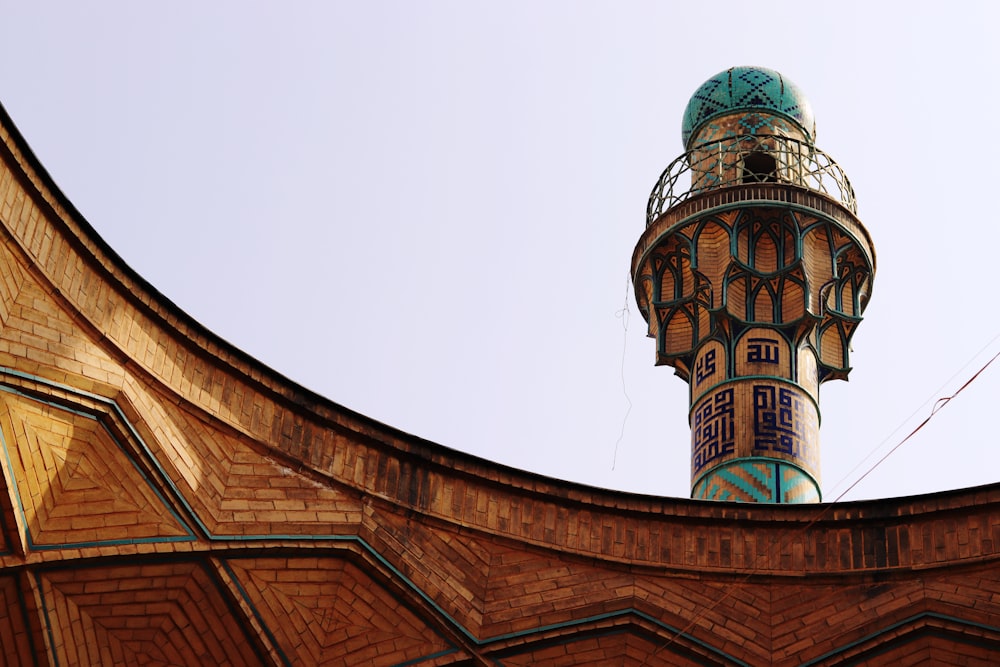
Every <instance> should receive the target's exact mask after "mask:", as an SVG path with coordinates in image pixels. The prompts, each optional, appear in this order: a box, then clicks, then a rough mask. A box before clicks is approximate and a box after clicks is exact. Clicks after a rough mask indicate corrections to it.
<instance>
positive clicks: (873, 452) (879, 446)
mask: <svg viewBox="0 0 1000 667" xmlns="http://www.w3.org/2000/svg"><path fill="white" fill-rule="evenodd" d="M998 339H1000V333H997V335H996V336H994V337H993V338H992V339H990V341H989V342H987V343H986V344H985V345H983V346H982V347H981V348H980V349H979V351H978V352H976V353H975V354H974V355H972V356H971V357H970V358H969V360H968V361H966V362H965V364H964V365H963V366H962V367H961V368H959V369H958V370H957V371H955V372H954V373H953V374H952V376H951V377H950V378H948V379H947V380H945V381H944V382H942V383H941V386H940V387H938V388H937V389H935V390H934V391H932V392H931V395H930V396H928V397H927V399H926V400H924V402H923V403H921V404H920V405H918V406H917V408H916V409H915V410H914V411H913V412H912V413H910V416H908V417H907V418H906V419H904V420H903V421H902V422H900V424H899V426H897V427H896V428H894V429H893V430H892V431H891V432H890V433H889V435H887V436H885V438H883V439H882V441H881V442H879V443H878V444H877V445H875V446H874V447H873V448H872V449H871V451H869V452H868V454H867V455H865V457H864V458H863V459H861V460H860V461H858V463H857V464H856V465H855V466H854V467H853V468H851V469H850V470H849V471H847V473H846V474H845V475H844V476H843V477H841V478H840V479H838V480H837V482H836V483H835V484H834V485H833V486H831V487H830V491H831V492H833V491H834V490H836V489H837V488H839V487H840V485H841V484H843V483H844V482H845V481H847V479H848V478H850V477H851V475H853V474H854V473H855V472H857V471H858V469H859V468H861V466H863V465H864V464H865V463H867V462H868V461H869V460H870V459H871V458H872V457H873V456H875V455H876V454H877V453H878V451H879V450H880V449H882V448H883V447H884V446H885V444H886V443H887V442H889V440H891V439H892V437H893V436H894V435H896V434H897V433H899V432H900V431H902V430H903V427H904V426H906V425H907V424H908V423H909V422H910V420H912V419H913V418H914V417H916V416H917V414H918V413H919V412H920V411H921V410H923V409H924V407H925V406H926V405H927V404H928V403H930V402H931V401H933V400H934V397H935V396H937V395H939V394H940V393H941V391H942V390H943V389H944V388H945V387H947V386H948V385H949V384H951V383H952V381H953V380H954V379H955V378H957V377H958V376H959V374H961V373H962V372H963V371H964V370H965V369H966V368H968V367H969V366H971V365H972V362H973V361H975V360H976V359H977V358H978V357H979V355H981V354H982V353H983V352H985V351H986V349H987V348H989V347H991V346H992V345H993V344H994V343H995V342H996V341H997V340H998Z"/></svg>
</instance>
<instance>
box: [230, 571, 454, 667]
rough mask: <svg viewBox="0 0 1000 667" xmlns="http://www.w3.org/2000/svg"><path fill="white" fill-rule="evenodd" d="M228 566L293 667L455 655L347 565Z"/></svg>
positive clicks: (387, 596) (425, 627)
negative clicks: (446, 654)
mask: <svg viewBox="0 0 1000 667" xmlns="http://www.w3.org/2000/svg"><path fill="white" fill-rule="evenodd" d="M226 565H227V567H228V568H229V569H230V570H231V571H232V573H233V577H234V578H235V580H236V581H237V582H238V583H239V586H240V588H241V589H242V591H245V594H246V597H247V600H248V602H249V603H250V604H252V605H253V607H254V609H255V610H256V612H257V614H259V618H260V620H261V622H262V623H263V624H264V625H265V626H266V627H267V628H268V629H269V630H270V632H271V633H272V635H273V637H274V640H275V643H276V644H277V647H278V648H279V650H280V652H281V654H282V655H284V656H285V659H286V660H287V661H288V662H289V663H291V664H294V665H331V666H332V665H371V664H375V662H381V663H382V664H400V663H408V662H410V661H414V662H416V661H417V660H418V659H420V658H426V657H428V656H435V655H437V654H441V653H446V652H453V650H454V649H453V647H452V646H451V645H450V644H449V643H448V642H446V641H444V640H443V639H442V638H441V637H439V636H437V634H436V633H435V632H434V631H433V630H432V629H430V628H428V627H427V625H426V623H425V622H424V621H422V620H421V619H420V618H418V617H417V616H416V615H415V614H414V613H413V612H412V611H410V610H409V609H407V608H406V607H405V606H403V605H401V604H400V602H399V601H398V600H397V599H396V598H394V597H393V596H392V595H391V594H390V593H389V592H388V591H386V590H385V589H383V588H382V587H381V586H379V585H378V584H376V583H375V582H374V581H372V579H371V578H369V577H368V576H367V575H365V574H364V573H363V572H361V571H360V570H359V569H358V568H357V567H355V566H354V565H352V564H351V563H349V562H346V561H344V560H341V559H332V558H319V559H317V558H304V559H296V558H260V559H245V560H244V559H234V560H230V561H227V563H226Z"/></svg>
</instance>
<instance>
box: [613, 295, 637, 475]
mask: <svg viewBox="0 0 1000 667" xmlns="http://www.w3.org/2000/svg"><path fill="white" fill-rule="evenodd" d="M631 284H632V278H631V276H626V277H625V303H624V305H623V306H622V307H621V309H620V310H618V311H615V317H616V318H618V319H620V320H621V321H622V328H623V329H624V333H623V334H622V336H623V339H622V363H621V378H622V394H624V396H625V402H626V403H627V404H628V407H627V408H626V409H625V416H624V417H622V428H621V432H619V433H618V439H617V440H615V451H614V454H613V455H612V457H611V469H612V470H614V469H615V466H616V465H617V464H618V445H620V444H621V442H622V440H623V439H624V438H625V424H626V423H627V422H628V416H629V415H630V414H631V413H632V399H631V398H629V395H628V389H627V387H626V386H625V352H626V351H627V350H628V318H629V308H628V288H629V286H630V285H631Z"/></svg>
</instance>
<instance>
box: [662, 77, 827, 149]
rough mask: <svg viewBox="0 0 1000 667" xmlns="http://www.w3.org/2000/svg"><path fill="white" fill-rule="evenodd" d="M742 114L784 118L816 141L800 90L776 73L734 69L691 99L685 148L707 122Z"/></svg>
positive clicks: (686, 113) (683, 127) (683, 128)
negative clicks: (756, 112)
mask: <svg viewBox="0 0 1000 667" xmlns="http://www.w3.org/2000/svg"><path fill="white" fill-rule="evenodd" d="M741 110H745V111H766V112H769V113H773V114H777V115H780V116H784V117H785V118H787V119H788V120H790V121H792V122H794V123H795V124H796V125H798V126H799V127H800V128H802V129H803V130H804V131H805V133H806V135H807V136H808V137H809V140H810V141H814V140H815V138H816V119H815V118H814V117H813V112H812V107H811V106H810V104H809V100H807V99H806V97H805V95H803V94H802V91H801V90H799V88H798V86H796V85H795V84H794V83H792V82H791V81H789V80H788V79H786V78H785V77H783V76H781V74H779V73H778V72H775V71H774V70H773V69H766V68H764V67H730V68H729V69H727V70H725V71H724V72H719V73H718V74H716V75H715V76H713V77H712V78H711V79H709V80H708V81H706V82H705V83H703V84H701V87H700V88H698V90H696V91H695V93H694V95H692V96H691V100H690V101H689V102H688V105H687V109H685V110H684V122H683V123H682V125H681V136H682V137H683V139H684V146H685V147H687V146H688V141H690V139H691V136H692V135H693V134H694V133H695V132H696V131H697V130H698V129H699V128H700V127H701V126H702V125H704V124H705V123H706V122H707V121H709V120H711V119H712V118H716V117H718V116H721V115H723V114H728V113H730V112H733V111H741Z"/></svg>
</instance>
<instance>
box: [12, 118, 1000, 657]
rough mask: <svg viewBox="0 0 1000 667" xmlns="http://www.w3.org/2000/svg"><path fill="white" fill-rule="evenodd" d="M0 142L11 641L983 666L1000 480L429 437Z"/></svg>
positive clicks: (16, 140)
mask: <svg viewBox="0 0 1000 667" xmlns="http://www.w3.org/2000/svg"><path fill="white" fill-rule="evenodd" d="M0 140H2V141H0V438H2V439H0V465H2V468H3V478H2V486H3V489H2V493H0V538H2V540H0V596H2V598H3V603H4V604H0V646H2V648H3V651H2V654H3V656H2V657H3V664H9V665H22V664H23V665H43V664H44V665H91V664H100V665H117V664H121V665H131V664H149V665H208V664H210V665H258V664H259V665H311V664H329V665H452V664H460V665H502V666H515V665H622V666H636V667H638V666H640V665H647V666H657V665H706V664H709V665H711V664H719V665H731V664H733V665H741V664H742V665H771V664H774V665H801V664H817V665H819V664H822V665H833V664H901V665H921V664H966V665H987V664H996V662H997V660H998V657H997V656H998V655H1000V654H998V651H1000V574H998V573H1000V570H998V556H997V551H998V549H1000V486H997V485H995V486H988V487H982V488H977V489H967V490H960V491H954V492H947V493H939V494H933V495H928V496H920V497H914V498H908V499H894V500H884V501H867V502H859V503H845V504H838V505H833V506H828V505H814V506H748V505H739V504H731V503H707V502H698V501H690V500H681V499H674V498H656V497H649V496H638V495H631V494H625V493H615V492H609V491H603V490H597V489H592V488H588V487H584V486H580V485H575V484H570V483H566V482H560V481H556V480H552V479H547V478H543V477H540V476H536V475H532V474H529V473H525V472H521V471H517V470H513V469H509V468H505V467H502V466H498V465H496V464H494V463H490V462H488V461H485V460H481V459H477V458H475V457H471V456H467V455H464V454H460V453H457V452H454V451H451V450H447V449H445V448H442V447H439V446H437V445H434V444H433V443H428V442H426V441H423V440H420V439H419V438H415V437H413V436H410V435H407V434H404V433H401V432H399V431H397V430H395V429H393V428H391V427H389V426H386V425H383V424H380V423H377V422H375V421H373V420H371V419H368V418H366V417H364V416H362V415H358V414H356V413H353V412H351V411H350V410H347V409H345V408H343V407H341V406H338V405H336V404H334V403H331V402H329V401H327V400H325V399H323V398H321V397H319V396H316V395H314V394H311V393H309V392H308V391H306V390H304V389H302V388H300V387H297V386H295V385H293V384H291V383H290V382H288V381H287V380H285V379H283V378H282V377H280V376H279V375H277V374H276V373H274V372H272V371H270V370H269V369H267V368H265V367H264V366H262V365H260V364H259V363H257V362H255V361H254V360H252V359H250V358H249V357H247V356H246V355H245V354H243V353H241V352H240V351H238V350H235V349H233V348H231V347H229V346H228V345H226V344H225V343H224V342H222V341H221V340H219V339H217V338H216V337H214V336H212V335H211V334H210V333H209V332H207V331H205V330H204V329H203V328H202V327H200V326H199V325H198V324H197V323H195V322H193V321H192V320H191V319H190V318H188V317H187V316H186V315H184V314H183V313H181V312H179V311H177V310H176V309H175V308H174V307H173V306H171V305H170V304H169V303H167V302H166V301H164V300H163V299H162V298H161V297H159V296H158V295H157V293H156V292H155V291H154V290H153V289H152V288H151V287H149V286H148V285H147V284H146V283H145V282H144V281H142V279H141V278H139V277H138V276H136V275H135V274H133V273H132V272H131V271H130V270H129V269H127V268H126V267H125V266H124V265H122V264H120V262H119V260H118V259H117V258H116V256H115V255H114V254H113V253H112V252H111V251H110V249H108V248H107V247H106V246H105V245H104V243H103V242H102V241H101V240H100V239H99V238H98V237H97V235H96V234H95V233H94V232H93V230H92V229H91V228H90V227H89V225H88V224H87V223H86V222H85V221H84V220H83V219H82V218H81V217H80V216H79V214H78V213H77V212H76V211H75V209H74V208H73V207H72V205H71V204H69V202H67V201H66V200H65V199H64V198H63V196H62V195H61V194H60V193H59V192H58V191H57V190H56V189H55V187H54V186H53V185H52V183H51V181H50V180H49V179H48V177H47V176H46V175H45V172H44V171H43V170H42V169H41V168H40V166H39V165H38V164H37V163H36V162H35V160H34V158H33V157H32V155H31V153H30V151H29V150H28V148H27V145H26V144H25V142H24V141H23V139H22V138H21V137H20V136H19V135H18V134H17V131H16V129H15V128H14V126H13V125H12V123H11V122H10V120H9V118H7V117H6V116H5V115H2V116H0Z"/></svg>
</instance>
